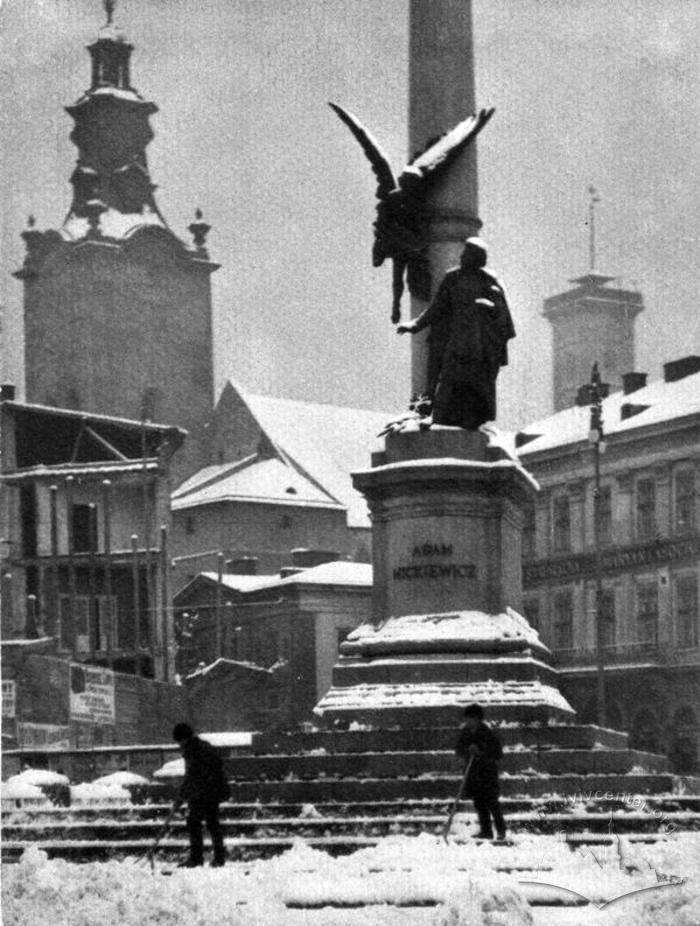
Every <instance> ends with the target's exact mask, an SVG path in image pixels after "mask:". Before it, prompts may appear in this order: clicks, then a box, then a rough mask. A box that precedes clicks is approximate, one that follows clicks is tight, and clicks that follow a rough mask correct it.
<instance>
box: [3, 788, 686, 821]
mask: <svg viewBox="0 0 700 926" xmlns="http://www.w3.org/2000/svg"><path fill="white" fill-rule="evenodd" d="M159 797H160V798H162V797H163V795H162V793H160V794H159ZM452 803H453V796H452V797H450V798H444V799H440V798H436V799H424V800H397V801H370V802H345V803H334V802H324V803H322V804H318V805H313V804H303V803H284V804H280V803H273V802H271V803H266V804H262V803H260V802H253V803H240V804H239V803H235V804H234V803H231V802H226V803H224V804H222V805H221V818H222V820H239V819H242V820H259V821H267V820H271V819H272V820H277V819H280V818H282V819H288V818H295V817H302V818H305V817H308V816H311V817H315V816H316V815H318V816H321V817H324V818H344V817H353V818H355V817H391V818H395V817H410V816H413V815H415V816H430V815H438V816H446V815H447V813H448V812H449V810H450V808H451V806H452ZM501 806H502V807H503V811H504V813H505V814H506V815H507V816H510V815H513V814H525V813H530V814H538V815H540V816H541V815H542V814H551V813H566V812H568V811H574V812H579V811H580V810H581V808H585V810H586V812H587V813H604V814H606V815H609V813H610V811H611V810H612V811H613V812H614V813H616V814H617V813H619V812H631V813H634V812H635V811H636V809H637V808H639V807H642V806H643V807H644V808H645V809H646V811H647V812H648V813H654V812H656V811H658V812H660V813H682V812H684V811H687V812H689V813H691V814H692V813H694V814H696V815H700V794H676V793H674V794H663V793H662V794H647V795H644V796H643V797H642V796H637V797H635V795H634V794H633V793H632V792H625V793H624V794H615V795H613V796H612V797H610V798H606V797H605V795H604V794H600V795H599V796H598V797H596V794H595V792H594V791H590V790H586V791H584V792H580V793H571V794H567V795H557V794H548V795H545V796H543V797H535V798H533V797H524V796H523V797H507V796H505V797H501ZM170 807H171V804H170V803H168V802H167V801H163V800H161V801H160V802H159V803H149V804H127V805H119V806H110V807H103V806H81V805H73V806H71V807H41V808H30V809H25V810H21V808H19V807H18V808H17V810H16V811H9V812H3V814H2V820H3V825H4V826H6V825H9V824H12V823H13V822H21V823H26V824H31V823H33V822H36V821H43V822H45V823H47V824H48V823H51V822H52V821H55V820H59V821H61V820H71V821H74V822H76V823H85V824H90V823H100V822H102V821H104V820H105V819H107V820H109V821H114V822H116V823H118V822H119V821H122V820H125V821H126V820H155V821H159V822H162V821H163V819H164V818H165V816H166V815H167V813H168V811H169V810H170Z"/></svg>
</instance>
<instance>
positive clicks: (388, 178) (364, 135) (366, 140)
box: [328, 103, 396, 199]
mask: <svg viewBox="0 0 700 926" xmlns="http://www.w3.org/2000/svg"><path fill="white" fill-rule="evenodd" d="M328 105H329V106H330V107H331V109H332V110H333V111H334V112H335V113H336V114H337V115H338V118H339V119H341V120H342V121H343V122H344V123H345V125H347V127H348V128H349V129H350V131H351V132H352V134H353V135H354V136H355V138H356V139H357V140H358V141H359V143H360V145H361V146H362V150H363V151H364V153H365V154H366V155H367V157H368V158H369V162H370V164H371V165H372V170H373V171H374V174H375V176H376V178H377V198H378V199H383V198H384V197H385V196H386V195H387V194H388V193H390V192H391V191H392V190H393V189H395V188H396V180H395V179H394V174H393V171H392V170H391V166H390V165H389V162H388V161H387V159H386V158H385V156H384V154H383V153H382V150H381V148H380V147H379V145H378V144H377V142H376V140H375V139H374V138H373V136H372V135H371V134H370V133H369V132H368V131H367V129H366V128H365V127H364V126H363V125H362V124H361V123H360V122H358V120H357V119H356V118H355V116H353V114H352V113H349V112H348V111H347V110H345V109H343V108H342V106H337V105H336V104H335V103H329V104H328Z"/></svg>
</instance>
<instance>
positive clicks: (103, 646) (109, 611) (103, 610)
mask: <svg viewBox="0 0 700 926" xmlns="http://www.w3.org/2000/svg"><path fill="white" fill-rule="evenodd" d="M96 630H97V640H96V641H95V649H99V650H108V649H119V621H118V619H117V598H116V596H115V595H112V597H111V598H108V597H107V596H106V595H100V596H99V598H98V599H97V624H96Z"/></svg>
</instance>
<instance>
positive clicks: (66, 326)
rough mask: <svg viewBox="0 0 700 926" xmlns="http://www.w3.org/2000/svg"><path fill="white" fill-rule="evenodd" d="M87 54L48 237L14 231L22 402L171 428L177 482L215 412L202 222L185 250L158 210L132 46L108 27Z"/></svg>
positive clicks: (193, 460)
mask: <svg viewBox="0 0 700 926" xmlns="http://www.w3.org/2000/svg"><path fill="white" fill-rule="evenodd" d="M105 6H106V7H107V11H108V22H107V25H106V26H105V27H104V28H102V29H101V30H100V32H99V35H98V37H97V39H96V40H95V41H94V42H93V43H92V44H91V45H90V46H88V51H89V52H90V56H91V59H92V80H91V86H90V89H89V90H87V91H86V92H85V93H84V94H83V95H82V96H81V97H80V99H78V101H77V102H76V103H75V104H74V105H72V106H68V107H66V109H67V112H68V113H69V115H70V116H71V117H72V119H73V120H74V123H75V125H74V128H73V131H72V133H71V140H72V141H73V142H74V144H75V145H76V147H77V149H78V158H77V163H76V167H75V170H74V171H73V174H72V176H71V178H70V182H71V185H72V187H73V201H72V204H71V207H70V210H69V212H68V215H67V217H66V219H65V221H64V223H63V225H62V226H61V227H60V228H59V229H58V230H48V231H43V232H42V231H39V230H38V229H36V228H35V227H34V222H33V219H31V218H30V220H29V227H28V228H27V229H26V230H25V231H24V232H23V233H22V237H23V239H24V241H25V243H26V256H25V260H24V265H23V267H22V268H21V269H20V270H19V271H17V272H16V274H15V276H17V277H18V278H19V279H21V280H22V282H23V284H24V338H25V394H26V398H27V401H29V402H34V403H39V404H43V405H50V406H58V407H68V408H77V409H83V410H85V411H89V412H99V413H102V414H107V415H115V416H121V417H125V418H131V419H137V420H139V419H143V420H150V421H156V422H160V423H165V424H172V425H177V426H179V427H182V428H185V429H186V430H187V431H188V438H187V440H186V442H185V446H184V447H183V448H182V449H181V450H180V451H179V452H178V454H177V456H176V458H175V460H174V461H173V464H174V467H173V468H174V471H175V477H176V479H177V480H178V481H179V480H181V479H182V478H184V477H186V476H187V475H189V474H190V473H192V472H193V471H195V470H196V469H198V468H200V467H201V466H203V465H205V464H206V463H207V462H208V460H207V448H206V424H207V422H208V420H209V418H210V417H211V414H212V410H213V398H214V396H213V390H214V382H213V356H212V309H211V279H210V278H211V274H212V272H213V271H214V270H216V269H217V266H218V265H217V264H214V263H212V262H211V261H210V259H209V255H208V253H207V250H206V246H205V239H206V235H207V232H208V231H209V226H208V225H206V224H205V223H204V222H203V221H202V217H201V213H200V212H199V211H197V213H196V219H195V221H194V222H193V223H192V224H191V225H190V226H189V231H190V232H191V234H192V236H193V243H192V245H187V244H185V243H183V241H181V240H180V239H179V238H178V237H177V235H175V234H174V233H173V232H172V231H171V229H170V228H169V227H168V225H167V222H166V221H165V219H164V218H163V216H162V214H161V212H160V210H159V209H158V206H157V204H156V201H155V197H154V190H155V185H154V184H153V182H152V181H151V177H150V174H149V170H148V162H147V157H146V148H147V146H148V144H149V142H150V141H151V139H152V138H153V132H152V130H151V127H150V124H149V118H150V116H151V115H152V114H153V113H155V112H157V107H156V106H155V105H154V104H153V103H151V102H149V101H147V100H145V99H144V98H143V97H142V96H141V95H140V94H139V93H138V92H137V91H136V90H135V89H134V88H133V86H132V85H131V79H130V73H129V71H130V58H131V52H132V50H133V46H132V45H130V44H129V43H128V42H127V40H126V38H125V36H124V35H123V33H122V32H121V30H119V29H118V28H117V27H116V26H114V25H113V24H112V21H111V20H112V7H113V4H112V3H106V4H105Z"/></svg>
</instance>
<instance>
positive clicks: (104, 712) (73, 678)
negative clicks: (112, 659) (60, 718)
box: [70, 662, 115, 725]
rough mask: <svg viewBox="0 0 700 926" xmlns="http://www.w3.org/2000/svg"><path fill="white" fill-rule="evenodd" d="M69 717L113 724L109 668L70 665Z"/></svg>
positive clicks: (112, 690)
mask: <svg viewBox="0 0 700 926" xmlns="http://www.w3.org/2000/svg"><path fill="white" fill-rule="evenodd" d="M70 719H71V720H82V721H83V722H85V723H101V724H110V725H112V724H114V721H115V711H114V673H113V672H110V671H109V669H100V668H97V667H96V666H84V665H80V664H79V663H74V662H72V663H71V665H70Z"/></svg>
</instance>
